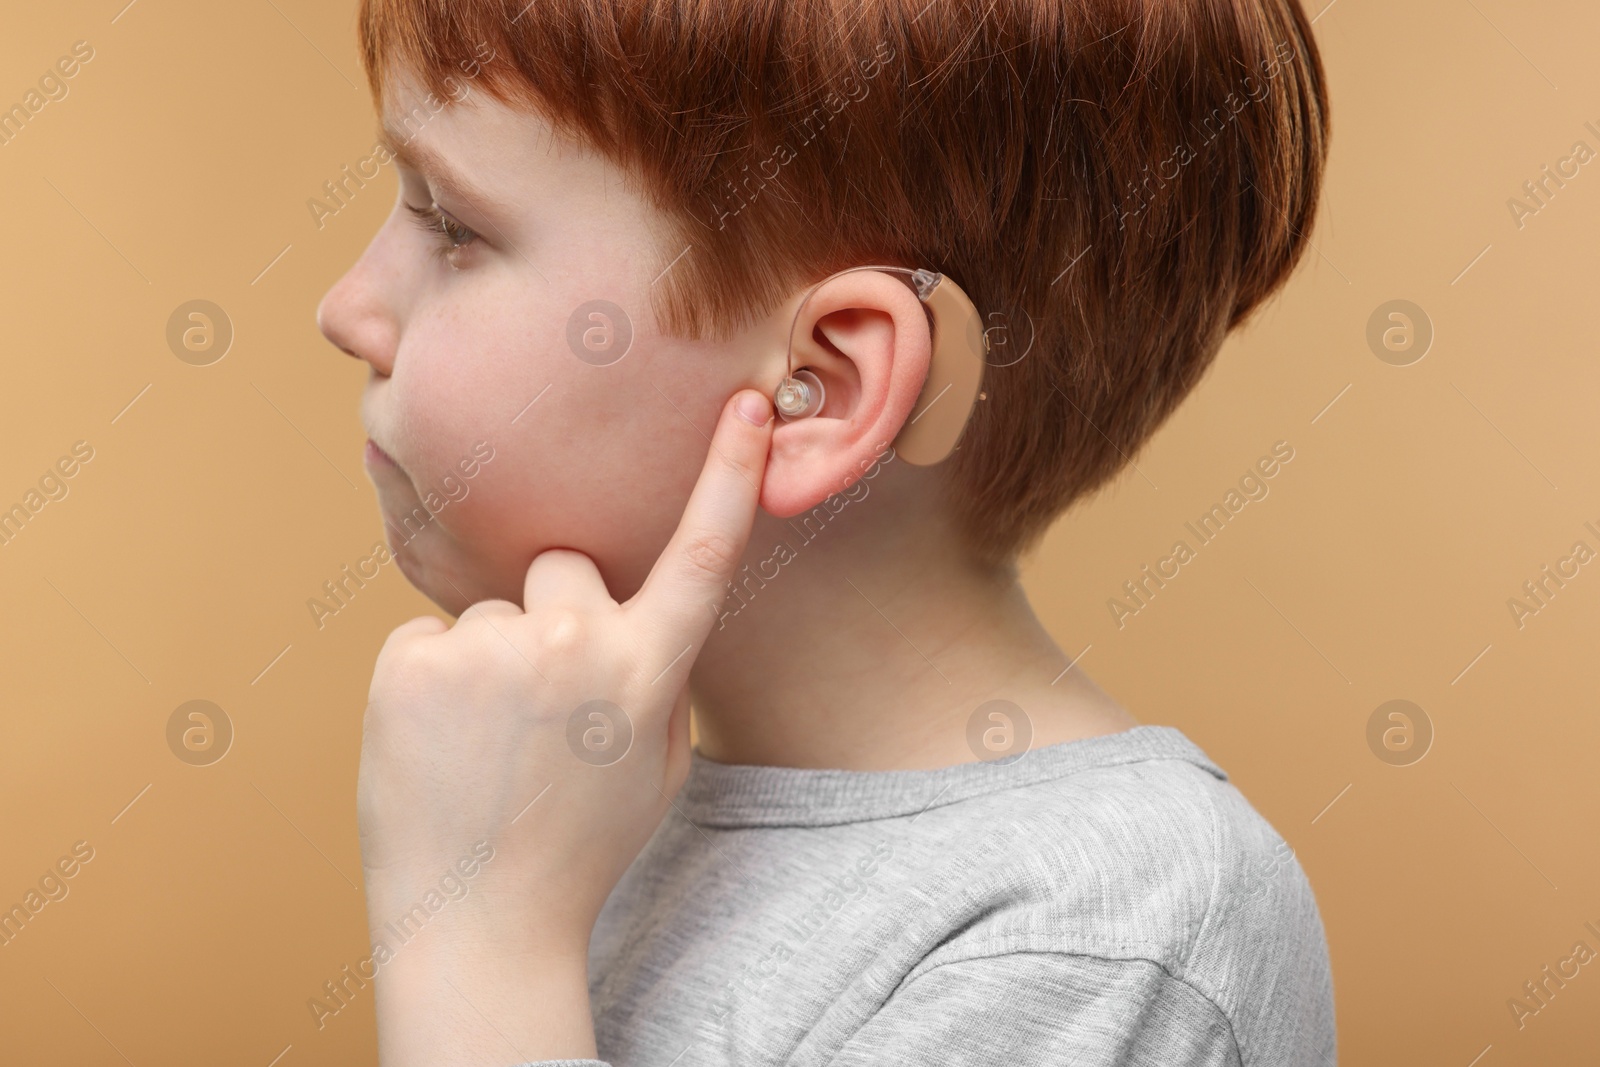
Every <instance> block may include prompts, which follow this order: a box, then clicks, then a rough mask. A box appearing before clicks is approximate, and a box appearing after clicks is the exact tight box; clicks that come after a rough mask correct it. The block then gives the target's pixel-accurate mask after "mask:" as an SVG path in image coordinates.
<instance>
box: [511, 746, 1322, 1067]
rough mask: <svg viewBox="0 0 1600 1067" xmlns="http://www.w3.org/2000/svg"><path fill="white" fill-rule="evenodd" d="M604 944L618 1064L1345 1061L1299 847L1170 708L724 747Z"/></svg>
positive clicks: (639, 873)
mask: <svg viewBox="0 0 1600 1067" xmlns="http://www.w3.org/2000/svg"><path fill="white" fill-rule="evenodd" d="M692 759H693V765H692V768H691V770H690V774H689V778H688V781H687V783H686V784H685V786H684V788H683V790H682V791H681V792H680V794H679V795H678V796H677V797H676V798H675V800H674V807H675V809H676V810H675V811H672V812H669V813H668V814H667V817H666V820H665V821H664V822H663V823H662V825H661V827H660V829H659V830H658V831H657V832H656V834H655V835H654V837H652V838H651V840H650V842H649V843H648V844H647V845H646V847H645V849H644V851H643V852H641V853H640V855H639V856H638V858H637V859H636V860H635V861H634V863H633V865H632V866H631V867H630V868H629V869H628V871H627V873H626V874H625V875H624V877H623V879H622V881H621V882H620V883H618V885H617V887H616V889H615V891H613V893H612V894H611V896H610V898H609V899H608V900H607V901H606V904H605V907H604V909H603V910H602V912H601V914H600V917H599V921H598V923H597V924H596V927H595V930H594V935H593V937H592V939H591V941H590V948H589V964H590V968H589V986H590V998H591V1002H592V1006H593V1012H594V1023H595V1040H596V1047H597V1051H598V1054H599V1055H600V1056H602V1057H604V1061H601V1060H545V1061H539V1063H538V1067H556V1065H558V1064H559V1065H563V1067H604V1065H605V1064H609V1065H614V1067H757V1065H767V1064H784V1065H786V1067H823V1065H828V1067H867V1065H872V1067H889V1065H901V1064H904V1065H908V1067H909V1065H916V1067H924V1065H927V1064H940V1065H980V1064H982V1065H995V1067H998V1065H1001V1064H1004V1065H1006V1067H1020V1065H1029V1064H1051V1065H1056V1064H1062V1065H1065V1064H1071V1065H1073V1067H1091V1065H1140V1067H1190V1065H1202V1064H1204V1065H1213V1064H1215V1065H1223V1064H1233V1065H1242V1067H1253V1065H1260V1067H1313V1065H1314V1067H1331V1065H1332V1064H1334V1062H1335V1042H1334V1012H1333V979H1332V973H1331V970H1330V968H1329V964H1328V948H1327V941H1326V939H1325V935H1324V933H1323V928H1322V919H1321V916H1320V915H1319V914H1318V911H1317V905H1316V900H1315V898H1314V896H1313V895H1312V891H1311V886H1310V884H1309V883H1308V882H1307V880H1306V877H1305V874H1304V872H1303V871H1302V870H1301V868H1300V865H1299V863H1298V862H1297V861H1296V860H1295V858H1294V854H1293V852H1292V851H1291V850H1290V849H1289V847H1288V845H1287V844H1285V843H1284V840H1283V838H1282V837H1280V836H1279V835H1278V834H1277V832H1276V831H1274V830H1273V828H1272V826H1271V825H1270V824H1268V823H1267V821H1266V820H1265V819H1264V818H1262V817H1261V815H1260V814H1259V813H1258V812H1257V811H1256V810H1255V809H1254V808H1252V807H1251V806H1250V803H1249V801H1247V800H1246V799H1245V798H1244V796H1243V794H1241V793H1240V792H1239V791H1238V790H1237V789H1236V788H1235V787H1234V786H1233V785H1232V784H1231V783H1230V782H1229V781H1228V780H1227V775H1226V774H1225V773H1224V772H1223V771H1222V769H1221V768H1219V767H1218V766H1217V765H1216V764H1214V763H1212V762H1211V760H1210V759H1208V758H1207V757H1206V755H1205V753H1204V752H1203V751H1201V750H1200V748H1199V747H1198V746H1196V745H1195V744H1194V743H1193V742H1192V741H1190V740H1189V739H1188V738H1187V737H1185V736H1184V735H1183V734H1182V733H1181V732H1180V731H1178V730H1177V729H1175V728H1173V727H1170V726H1151V725H1143V726H1137V727H1134V728H1133V729H1131V730H1128V731H1125V732H1123V733H1119V734H1109V735H1105V736H1101V737H1091V738H1085V739H1082V740H1077V741H1066V742H1062V743H1060V744H1056V745H1050V746H1047V747H1043V748H1039V749H1035V750H1034V751H1031V752H1028V753H1026V754H1025V755H1023V756H1022V757H1021V758H1020V759H1018V760H1016V761H1015V762H1013V763H1010V764H1002V763H982V762H973V763H964V764H960V765H958V766H954V767H942V768H938V769H935V770H919V771H838V770H803V769H796V768H792V767H758V766H739V765H730V764H724V763H716V762H713V761H711V760H708V759H705V758H704V757H702V756H701V755H700V754H699V753H698V752H695V753H694V755H693V757H692Z"/></svg>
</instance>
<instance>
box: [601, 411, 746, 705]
mask: <svg viewBox="0 0 1600 1067" xmlns="http://www.w3.org/2000/svg"><path fill="white" fill-rule="evenodd" d="M741 404H748V405H749V407H750V408H753V409H755V412H756V415H755V418H757V419H760V420H762V421H761V424H760V425H756V424H755V423H754V422H753V421H752V420H750V419H749V418H747V417H746V416H745V415H744V414H743V413H742V412H743V410H744V409H743V408H742V407H741ZM775 421H776V418H775V416H774V415H773V412H772V403H771V401H769V400H768V399H767V397H766V395H765V394H763V393H759V392H757V391H756V390H754V389H741V390H740V391H739V392H737V393H735V394H734V395H733V396H732V397H730V398H729V399H728V403H726V404H725V405H723V408H722V416H721V418H720V419H718V420H717V428H716V431H715V432H714V433H713V434H712V437H711V448H710V450H709V451H708V452H707V453H706V464H705V467H704V468H703V469H702V470H701V471H700V480H699V481H697V482H696V483H695V486H694V491H693V492H692V493H690V495H689V503H688V506H686V507H685V508H684V510H683V518H682V520H681V521H679V523H678V529H677V530H676V532H674V533H673V535H672V540H671V541H670V542H668V543H667V547H666V549H665V550H664V551H663V552H662V553H661V558H659V559H657V560H656V563H655V566H654V567H652V568H651V569H650V574H649V575H648V576H647V577H646V578H645V580H644V585H643V586H642V587H641V588H640V589H639V591H638V592H637V593H635V594H634V595H633V597H632V598H630V599H629V600H628V602H627V604H625V605H624V607H626V608H628V609H629V610H630V611H631V612H633V611H636V612H638V613H640V614H641V615H642V616H643V617H644V618H646V619H649V620H650V625H651V628H652V629H654V630H655V631H656V632H657V633H660V634H664V635H668V636H670V637H672V638H673V640H674V641H675V642H677V643H680V644H682V645H684V646H685V647H687V646H689V645H692V644H695V643H697V642H699V641H700V640H701V639H702V638H704V637H705V635H706V633H708V632H709V631H710V629H711V622H712V620H713V619H714V618H715V617H716V608H717V605H719V604H721V603H722V600H723V597H724V596H725V595H726V593H727V586H728V582H729V581H730V580H731V579H732V578H733V572H734V571H735V570H736V569H737V567H738V565H739V559H740V557H742V556H743V554H744V548H745V545H746V544H747V543H748V542H749V540H750V530H751V527H752V526H753V525H754V524H755V514H756V508H757V507H758V506H759V504H760V501H761V482H762V479H763V477H764V476H765V474H766V469H767V451H768V448H769V447H770V445H771V443H772V429H773V425H774V422H775ZM692 663H693V661H692V660H691V661H690V663H689V664H686V665H685V666H684V668H683V670H684V673H685V674H687V672H688V668H689V666H692Z"/></svg>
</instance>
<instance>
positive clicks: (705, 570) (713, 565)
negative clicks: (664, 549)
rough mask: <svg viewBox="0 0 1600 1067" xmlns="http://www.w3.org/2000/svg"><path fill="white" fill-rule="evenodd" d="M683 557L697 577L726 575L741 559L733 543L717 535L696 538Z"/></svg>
mask: <svg viewBox="0 0 1600 1067" xmlns="http://www.w3.org/2000/svg"><path fill="white" fill-rule="evenodd" d="M683 555H684V558H685V559H686V560H688V565H689V567H691V568H692V569H693V571H694V573H695V574H696V575H697V576H698V575H700V574H708V575H713V576H714V575H721V574H726V573H728V572H729V571H731V570H733V569H734V565H735V564H736V563H737V562H738V558H739V554H738V552H737V551H736V549H735V547H734V545H733V542H731V541H729V540H728V539H727V538H726V537H723V536H722V535H721V534H715V533H706V534H700V535H699V536H697V537H695V538H694V539H693V540H691V541H690V542H689V544H688V546H687V547H686V548H685V549H684V553H683Z"/></svg>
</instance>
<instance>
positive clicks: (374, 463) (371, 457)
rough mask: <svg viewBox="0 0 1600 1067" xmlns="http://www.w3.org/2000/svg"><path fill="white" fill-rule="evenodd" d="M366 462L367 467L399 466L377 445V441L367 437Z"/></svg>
mask: <svg viewBox="0 0 1600 1067" xmlns="http://www.w3.org/2000/svg"><path fill="white" fill-rule="evenodd" d="M366 463H367V465H368V466H369V467H399V466H400V464H398V463H396V462H395V461H394V457H393V456H391V455H389V453H387V452H385V451H384V450H383V449H381V448H379V447H378V442H376V441H374V440H373V439H372V438H370V437H369V438H367V453H366Z"/></svg>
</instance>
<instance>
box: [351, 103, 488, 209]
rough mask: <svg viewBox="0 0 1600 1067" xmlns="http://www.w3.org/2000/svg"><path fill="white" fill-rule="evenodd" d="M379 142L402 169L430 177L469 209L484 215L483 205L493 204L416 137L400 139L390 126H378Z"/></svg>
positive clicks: (486, 195)
mask: <svg viewBox="0 0 1600 1067" xmlns="http://www.w3.org/2000/svg"><path fill="white" fill-rule="evenodd" d="M378 143H379V144H381V145H383V147H384V148H386V149H387V150H388V151H389V154H390V155H392V156H393V157H394V158H395V159H396V160H397V161H398V162H399V163H400V165H401V166H404V167H406V168H408V169H410V170H414V171H416V172H417V173H419V174H421V175H423V176H425V177H427V178H431V179H432V180H433V181H434V182H436V183H437V184H438V185H439V187H440V188H441V189H444V190H446V191H447V192H450V193H453V194H454V195H456V196H457V197H460V198H461V199H462V200H464V201H466V203H467V206H468V207H471V208H473V209H475V210H477V211H478V212H480V213H482V212H483V211H484V210H485V209H484V208H482V207H480V206H479V205H480V204H481V203H486V202H487V203H490V204H492V203H493V200H492V198H491V197H490V196H489V195H488V194H487V193H485V192H483V191H482V190H480V189H479V188H478V187H477V186H475V185H473V184H472V183H471V182H470V181H468V180H467V179H466V178H465V177H463V176H462V175H461V174H460V172H458V171H457V170H456V169H455V168H454V167H452V166H451V165H450V163H449V161H448V160H446V159H445V158H444V157H443V156H442V155H440V154H439V153H438V152H435V151H434V150H433V149H431V148H428V147H427V146H425V145H422V144H420V143H418V142H417V140H416V137H415V135H413V136H412V137H409V138H402V137H400V136H399V135H398V134H397V133H396V132H395V131H394V130H392V129H390V128H389V127H388V126H385V125H382V124H380V125H379V126H378Z"/></svg>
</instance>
